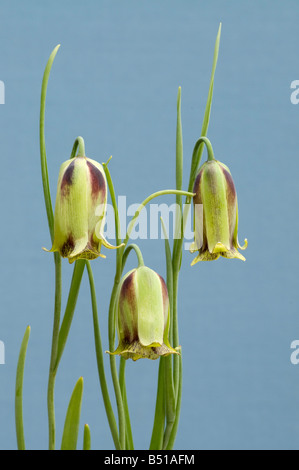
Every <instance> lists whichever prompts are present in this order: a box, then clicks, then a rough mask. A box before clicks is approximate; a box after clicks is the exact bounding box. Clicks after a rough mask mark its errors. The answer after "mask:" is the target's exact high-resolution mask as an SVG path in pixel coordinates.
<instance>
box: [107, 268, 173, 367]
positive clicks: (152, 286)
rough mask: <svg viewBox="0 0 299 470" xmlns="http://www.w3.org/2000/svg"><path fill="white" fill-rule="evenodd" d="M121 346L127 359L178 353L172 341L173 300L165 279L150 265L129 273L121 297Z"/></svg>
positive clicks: (118, 321)
mask: <svg viewBox="0 0 299 470" xmlns="http://www.w3.org/2000/svg"><path fill="white" fill-rule="evenodd" d="M116 305H117V307H116V308H117V312H116V314H117V324H118V338H119V344H118V347H117V349H116V351H115V352H113V353H110V354H119V355H121V356H122V357H124V358H125V359H128V358H131V359H133V360H134V361H136V360H137V359H140V358H148V359H157V358H159V357H160V356H167V355H169V354H178V352H177V351H176V350H175V349H173V348H172V347H171V346H170V344H169V341H168V329H169V299H168V293H167V287H166V284H165V282H164V280H163V278H162V277H161V276H159V274H157V273H156V272H155V271H153V270H152V269H150V268H148V267H146V266H140V267H138V268H136V269H134V270H132V271H130V272H128V273H127V274H126V275H125V276H124V278H123V279H122V281H121V284H120V288H119V291H118V296H117V302H116Z"/></svg>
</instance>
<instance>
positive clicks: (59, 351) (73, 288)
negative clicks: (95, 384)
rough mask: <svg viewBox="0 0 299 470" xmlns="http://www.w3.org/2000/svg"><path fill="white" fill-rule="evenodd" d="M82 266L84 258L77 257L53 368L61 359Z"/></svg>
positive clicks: (75, 302)
mask: <svg viewBox="0 0 299 470" xmlns="http://www.w3.org/2000/svg"><path fill="white" fill-rule="evenodd" d="M84 268H85V260H82V259H79V260H77V261H76V262H75V266H74V271H73V276H72V281H71V286H70V290H69V295H68V300H67V304H66V308H65V313H64V317H63V320H62V322H61V326H60V331H59V338H58V348H57V358H56V364H55V370H57V368H58V365H59V362H60V360H61V357H62V354H63V351H64V348H65V345H66V341H67V338H68V334H69V331H70V328H71V324H72V321H73V317H74V312H75V308H76V304H77V299H78V295H79V289H80V285H81V281H82V276H83V272H84Z"/></svg>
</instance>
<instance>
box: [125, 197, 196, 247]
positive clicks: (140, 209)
mask: <svg viewBox="0 0 299 470" xmlns="http://www.w3.org/2000/svg"><path fill="white" fill-rule="evenodd" d="M168 194H177V195H181V196H188V197H190V198H191V197H192V196H193V193H191V192H190V191H179V190H177V189H164V190H162V191H157V192H156V193H153V194H151V195H150V196H148V197H147V198H146V199H145V200H144V201H143V202H142V203H141V204H140V206H139V207H138V209H137V211H136V212H135V214H134V216H133V217H132V219H131V222H130V223H129V226H128V230H127V234H126V238H125V239H124V246H123V247H122V248H120V250H122V252H123V250H124V248H125V247H126V245H127V243H128V241H129V238H130V234H131V232H132V230H133V227H134V225H135V222H136V220H137V218H138V217H139V215H140V212H141V211H142V209H143V208H144V207H145V206H146V205H147V204H148V203H149V202H151V201H152V200H153V199H154V198H156V197H159V196H166V195H168Z"/></svg>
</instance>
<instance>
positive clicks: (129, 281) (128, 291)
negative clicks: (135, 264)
mask: <svg viewBox="0 0 299 470" xmlns="http://www.w3.org/2000/svg"><path fill="white" fill-rule="evenodd" d="M135 273H136V271H133V272H132V273H131V274H129V275H128V276H127V277H126V279H125V280H124V281H123V284H122V287H121V290H120V295H119V308H120V315H121V316H122V317H123V312H122V302H124V301H125V302H126V303H127V304H129V306H130V311H131V312H132V318H131V319H128V318H122V320H121V325H122V329H123V332H124V338H125V340H126V341H128V342H132V341H134V340H136V339H138V332H137V316H136V318H135V315H137V314H138V313H137V306H136V292H135V285H134V277H135ZM129 320H131V324H129Z"/></svg>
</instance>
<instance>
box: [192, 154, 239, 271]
mask: <svg viewBox="0 0 299 470" xmlns="http://www.w3.org/2000/svg"><path fill="white" fill-rule="evenodd" d="M193 192H194V193H195V196H194V197H193V203H194V232H195V240H194V243H192V245H191V247H190V251H191V253H194V252H196V251H198V255H197V257H196V258H195V259H194V260H193V262H192V265H194V264H196V263H197V262H198V261H211V260H216V259H218V258H219V256H223V257H224V258H238V259H241V260H243V261H245V258H244V256H243V255H242V254H241V253H239V251H238V249H242V250H244V249H245V248H246V247H247V240H245V244H244V246H240V245H239V242H238V203H237V194H236V189H235V185H234V182H233V179H232V176H231V173H230V171H229V169H228V168H227V166H226V165H224V164H223V163H221V162H219V161H217V160H214V159H211V160H208V161H206V162H205V163H204V164H203V165H202V166H201V168H200V170H199V173H198V175H197V177H196V180H195V184H194V188H193Z"/></svg>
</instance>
